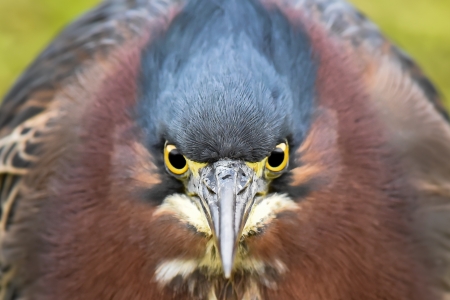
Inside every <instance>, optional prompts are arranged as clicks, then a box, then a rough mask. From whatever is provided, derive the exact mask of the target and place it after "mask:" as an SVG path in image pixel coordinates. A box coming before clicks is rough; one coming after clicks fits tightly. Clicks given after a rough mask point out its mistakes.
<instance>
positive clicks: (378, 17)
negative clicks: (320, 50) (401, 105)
mask: <svg viewBox="0 0 450 300" xmlns="http://www.w3.org/2000/svg"><path fill="white" fill-rule="evenodd" d="M98 2H99V0H70V1H69V0H67V1H62V0H0V97H1V95H3V94H4V93H6V91H7V90H8V88H9V87H10V86H11V85H12V83H13V82H14V80H15V79H16V78H17V77H18V76H19V75H20V73H21V72H22V71H23V69H24V68H25V67H26V66H27V65H28V64H29V63H31V61H32V60H33V58H34V57H35V56H36V55H37V54H38V53H39V52H40V51H41V50H42V49H43V48H44V47H45V45H46V44H47V43H48V42H49V41H50V40H51V39H52V37H53V36H54V35H55V34H56V33H57V32H58V31H59V30H61V29H62V28H63V26H64V24H67V23H68V22H69V21H70V20H72V19H73V18H74V17H76V16H77V15H79V14H81V13H82V12H84V11H86V10H87V9H89V8H90V7H92V6H94V5H95V4H96V3H98ZM351 2H353V3H354V4H355V5H356V6H357V7H359V8H360V9H361V10H362V11H363V12H364V13H365V14H366V15H368V16H369V17H370V18H371V19H372V20H373V21H374V22H375V23H377V24H378V25H379V26H380V27H381V29H382V30H383V31H384V32H385V34H386V35H387V36H388V37H389V38H390V39H391V40H393V41H394V42H395V43H396V44H397V45H399V46H400V47H402V48H403V49H404V50H406V51H407V52H409V53H410V54H411V55H412V56H413V57H414V58H415V59H416V60H417V61H418V62H419V64H420V65H421V66H422V68H423V69H424V70H425V73H427V74H428V75H429V76H430V77H431V79H432V80H433V81H434V82H435V83H436V84H437V85H438V88H439V89H440V91H441V92H442V93H443V95H444V98H445V99H448V100H446V105H447V107H449V108H450V0H351Z"/></svg>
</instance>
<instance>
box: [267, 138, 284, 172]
mask: <svg viewBox="0 0 450 300" xmlns="http://www.w3.org/2000/svg"><path fill="white" fill-rule="evenodd" d="M288 161H289V146H288V144H287V143H281V144H278V145H277V146H276V147H275V150H273V151H272V153H270V155H269V157H268V158H267V160H266V168H267V169H268V170H269V171H271V172H274V173H276V172H280V171H283V170H284V168H286V166H287V163H288Z"/></svg>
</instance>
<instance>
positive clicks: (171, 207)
mask: <svg viewBox="0 0 450 300" xmlns="http://www.w3.org/2000/svg"><path fill="white" fill-rule="evenodd" d="M298 209H299V206H298V205H297V204H296V203H295V202H294V201H292V200H291V199H290V198H289V197H287V196H286V195H281V194H271V195H269V196H267V197H265V198H261V199H258V200H257V201H256V203H255V205H254V207H253V209H252V211H251V213H250V215H249V218H248V220H247V222H246V224H245V226H244V229H243V232H242V239H245V238H246V237H248V236H250V235H254V234H255V233H260V232H261V230H262V229H263V228H264V227H265V226H268V224H270V222H272V220H274V219H275V218H276V217H277V215H278V214H279V213H281V212H284V211H295V210H298ZM162 215H172V216H175V217H176V218H177V219H178V220H179V221H180V222H183V223H185V224H189V225H190V226H193V227H194V228H195V229H196V230H197V231H198V232H200V233H203V234H204V235H205V238H207V239H208V242H207V246H206V248H205V252H204V253H203V256H201V257H199V258H191V259H186V258H179V259H168V260H166V261H162V262H161V263H160V264H159V265H158V267H157V269H156V272H155V278H156V281H158V282H159V283H161V284H162V285H166V284H168V283H170V282H171V280H173V279H174V278H175V277H176V276H178V275H180V276H182V277H183V278H187V277H188V276H190V275H191V274H193V273H194V272H195V271H196V270H199V269H200V270H202V271H204V272H206V273H208V275H210V276H220V274H221V273H222V266H221V262H220V257H219V256H218V255H217V254H218V251H217V249H216V246H215V242H214V239H213V233H212V231H211V229H210V227H209V224H208V221H207V219H206V217H205V215H204V213H203V211H202V209H201V208H200V207H198V206H197V204H196V203H195V200H193V199H191V198H189V197H187V196H186V195H183V194H174V195H170V196H168V197H167V198H166V199H165V200H164V202H163V203H162V204H161V205H160V206H159V208H158V209H157V210H156V211H155V213H154V216H155V217H159V216H162ZM266 266H270V267H272V268H274V269H275V270H276V271H277V272H278V273H279V274H282V273H284V272H286V270H287V267H286V265H285V264H284V263H283V262H282V261H280V260H279V259H277V258H273V260H272V261H261V260H257V259H255V258H252V257H251V256H249V255H248V251H247V250H246V249H245V248H244V247H242V246H239V248H238V251H237V255H236V260H235V270H240V271H247V272H249V273H251V274H255V275H258V276H261V277H264V272H265V268H266Z"/></svg>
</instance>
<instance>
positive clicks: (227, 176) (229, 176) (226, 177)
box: [222, 174, 231, 180]
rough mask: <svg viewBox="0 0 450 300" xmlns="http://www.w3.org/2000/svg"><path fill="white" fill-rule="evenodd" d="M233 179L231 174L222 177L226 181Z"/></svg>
mask: <svg viewBox="0 0 450 300" xmlns="http://www.w3.org/2000/svg"><path fill="white" fill-rule="evenodd" d="M230 178H231V175H230V174H228V175H225V176H223V177H222V180H225V179H230Z"/></svg>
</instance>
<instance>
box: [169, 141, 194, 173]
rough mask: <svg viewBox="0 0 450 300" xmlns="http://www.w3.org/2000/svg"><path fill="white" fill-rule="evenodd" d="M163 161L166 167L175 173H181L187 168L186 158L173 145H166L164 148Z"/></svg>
mask: <svg viewBox="0 0 450 300" xmlns="http://www.w3.org/2000/svg"><path fill="white" fill-rule="evenodd" d="M164 162H165V164H166V166H167V169H169V171H170V172H172V173H173V174H175V175H182V174H184V173H186V172H187V170H188V164H187V161H186V158H184V156H183V155H182V154H181V153H180V152H179V151H178V149H177V147H175V146H174V145H166V147H165V148H164Z"/></svg>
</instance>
